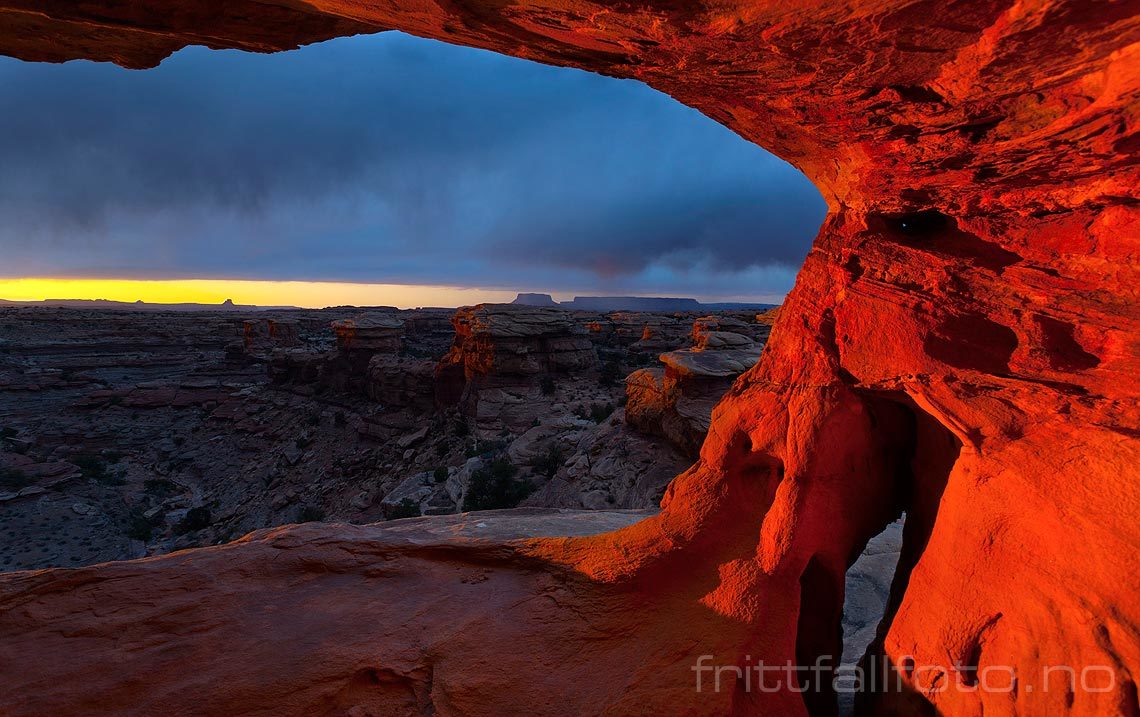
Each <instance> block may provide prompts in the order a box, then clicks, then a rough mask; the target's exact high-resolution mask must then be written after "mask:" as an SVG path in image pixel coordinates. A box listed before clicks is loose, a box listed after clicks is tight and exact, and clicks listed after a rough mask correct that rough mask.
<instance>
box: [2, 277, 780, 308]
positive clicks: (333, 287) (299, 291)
mask: <svg viewBox="0 0 1140 717" xmlns="http://www.w3.org/2000/svg"><path fill="white" fill-rule="evenodd" d="M536 291H537V292H538V293H544V294H551V296H553V298H554V300H555V301H568V300H570V299H573V298H574V297H575V296H583V295H585V294H582V293H578V292H560V291H555V292H549V291H541V290H536ZM519 293H534V292H528V291H527V290H524V289H520V290H515V289H486V288H470V287H457V286H423V285H420V286H413V285H406V284H360V283H351V282H315V281H247V280H229V279H172V280H160V281H153V280H152V281H147V280H134V279H131V280H115V279H50V278H47V279H45V278H35V277H27V278H19V279H2V278H0V299H4V300H8V301H46V300H52V299H57V300H67V299H87V300H94V299H103V300H106V301H122V302H134V301H145V302H146V303H149V304H180V303H191V304H193V303H197V304H221V303H222V302H224V301H226V300H227V299H228V300H232V301H233V302H234V303H235V304H256V305H258V306H296V307H299V308H305V309H313V308H323V307H326V306H344V305H353V306H396V307H398V308H401V309H414V308H418V307H423V306H442V307H451V306H470V305H472V304H481V303H507V302H510V301H513V300H514V299H515V297H516V296H517V295H518V294H519ZM615 295H616V294H615ZM638 295H639V296H642V295H643V294H638ZM656 296H660V295H656ZM671 296H672V297H673V298H694V299H697V300H698V301H702V302H705V303H717V302H729V301H739V300H740V299H739V298H738V297H733V296H681V295H671ZM745 301H755V302H756V303H772V304H778V303H781V302H782V301H783V297H782V296H780V295H770V296H767V297H762V298H758V299H746V300H745Z"/></svg>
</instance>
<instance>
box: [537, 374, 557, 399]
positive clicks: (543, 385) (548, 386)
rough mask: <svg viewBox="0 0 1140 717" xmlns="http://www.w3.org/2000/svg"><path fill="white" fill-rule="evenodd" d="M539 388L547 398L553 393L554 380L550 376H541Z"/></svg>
mask: <svg viewBox="0 0 1140 717" xmlns="http://www.w3.org/2000/svg"><path fill="white" fill-rule="evenodd" d="M539 388H540V389H542V395H543V396H549V395H551V394H553V393H554V378H553V377H551V376H543V377H542V381H540V382H539Z"/></svg>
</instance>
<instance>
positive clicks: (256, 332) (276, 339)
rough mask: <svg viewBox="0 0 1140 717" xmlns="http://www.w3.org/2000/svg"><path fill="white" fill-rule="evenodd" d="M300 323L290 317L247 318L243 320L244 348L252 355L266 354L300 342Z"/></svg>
mask: <svg viewBox="0 0 1140 717" xmlns="http://www.w3.org/2000/svg"><path fill="white" fill-rule="evenodd" d="M299 341H300V339H299V338H298V323H297V321H295V320H290V319H246V320H245V321H243V322H242V349H243V350H244V351H245V353H246V354H249V355H251V356H265V355H267V354H270V353H272V352H273V351H274V350H275V349H279V348H292V347H294V346H296V345H297V344H298V343H299Z"/></svg>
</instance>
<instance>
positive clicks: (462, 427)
mask: <svg viewBox="0 0 1140 717" xmlns="http://www.w3.org/2000/svg"><path fill="white" fill-rule="evenodd" d="M451 433H452V434H453V435H455V436H458V437H460V438H463V437H464V436H466V435H468V434H469V433H471V428H470V427H469V426H468V425H467V421H464V420H463V419H460V420H458V421H456V422H455V423H453V424H451Z"/></svg>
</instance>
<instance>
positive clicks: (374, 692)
mask: <svg viewBox="0 0 1140 717" xmlns="http://www.w3.org/2000/svg"><path fill="white" fill-rule="evenodd" d="M0 13H2V14H3V16H4V22H3V25H2V27H3V30H2V31H0V49H2V50H3V51H5V52H7V53H9V54H12V55H16V56H19V57H23V58H27V59H36V60H57V61H58V60H64V59H72V58H77V57H85V58H90V59H96V60H114V61H117V62H119V63H121V64H124V65H129V66H134V67H143V66H151V65H153V64H155V63H156V62H158V61H159V59H161V58H162V57H164V56H166V55H168V54H169V53H170V52H172V51H173V50H175V49H177V48H179V47H182V46H184V45H187V44H195V43H202V44H207V45H209V46H211V47H219V48H220V47H237V48H242V49H252V50H275V49H284V48H288V47H293V46H295V45H296V44H297V43H299V42H305V41H311V40H319V39H324V38H327V37H331V36H335V35H342V34H350V33H354V32H362V31H369V30H380V29H391V28H399V29H401V30H405V31H408V32H411V33H413V34H417V35H421V36H427V37H435V38H440V39H444V40H446V41H448V42H452V43H459V44H468V45H474V46H478V47H484V48H489V49H493V50H498V51H502V52H507V53H511V54H517V55H522V56H525V57H529V58H531V59H536V60H539V61H545V62H550V63H554V64H563V65H573V66H577V67H581V68H585V69H589V70H594V71H600V72H604V73H606V74H610V75H614V76H618V77H633V78H637V79H640V80H643V81H645V82H647V83H649V84H650V85H652V86H653V87H655V88H657V89H659V90H662V91H664V92H666V93H668V94H670V95H672V96H673V97H676V98H677V99H678V100H680V101H682V102H684V103H686V104H689V105H691V106H693V107H695V108H697V109H698V110H700V111H702V112H703V113H705V114H706V115H707V116H709V117H711V118H713V119H715V120H717V121H719V122H722V123H724V124H725V125H727V126H729V127H730V128H732V129H733V130H735V131H737V132H738V133H740V134H741V135H742V136H744V137H745V138H747V139H749V140H751V141H754V142H756V143H758V144H760V145H762V146H764V147H766V148H768V149H770V150H772V151H773V152H775V153H776V154H778V155H779V156H781V157H783V158H785V159H787V160H789V161H790V162H792V163H794V164H795V165H796V166H797V167H799V168H800V169H801V170H803V171H804V172H805V174H807V176H808V177H809V178H811V179H812V180H813V181H814V182H815V183H816V184H817V186H819V188H820V189H821V191H822V192H823V194H824V196H825V197H826V199H827V200H828V202H829V205H830V207H831V213H830V215H829V216H828V218H827V220H826V222H825V224H824V226H823V228H822V229H821V231H820V235H819V237H818V238H817V240H816V242H815V245H814V248H813V249H812V251H811V253H810V254H809V256H808V258H807V260H806V262H805V265H804V267H803V269H802V271H801V272H800V275H799V277H798V279H797V282H796V287H795V289H794V290H793V291H792V292H791V294H790V295H789V296H788V299H787V302H786V303H785V305H784V307H783V309H782V310H781V313H780V318H779V319H778V320H777V322H776V324H775V326H774V327H773V331H772V336H771V339H770V341H769V343H768V346H767V348H766V350H765V353H764V356H763V357H762V359H761V361H760V362H759V363H758V364H757V366H756V367H755V368H753V369H752V370H751V371H750V372H748V373H747V374H746V375H745V376H744V377H743V378H742V379H741V380H740V381H739V382H738V383H737V384H736V385H735V386H734V388H733V390H732V392H731V393H730V395H729V396H727V397H726V398H725V400H724V401H722V402H721V404H720V405H719V406H718V407H717V409H716V411H715V412H714V415H713V420H712V426H711V428H710V431H709V436H708V438H707V440H706V441H705V443H704V445H703V446H702V449H701V458H700V462H699V463H698V464H697V465H696V466H694V467H693V468H692V469H690V470H689V471H687V472H686V473H685V474H683V475H682V476H680V477H679V478H678V479H677V480H675V481H674V482H673V484H672V486H671V488H670V490H669V492H668V494H667V495H666V497H665V500H664V501H663V510H662V513H661V514H659V515H658V516H656V517H653V518H649V519H646V520H643V521H641V522H638V523H635V524H633V525H631V526H629V527H627V528H624V529H622V530H620V531H617V532H614V533H607V534H602V535H596V536H590V537H577V538H568V539H551V538H529V539H522V540H508V539H506V538H505V537H503V536H498V537H495V538H492V539H488V540H486V541H481V542H477V543H470V542H465V541H464V540H462V539H443V538H441V539H439V540H438V541H437V542H432V541H423V540H412V539H408V540H404V541H399V540H396V541H389V540H379V541H378V540H373V539H371V538H370V537H369V536H368V535H367V534H365V533H362V532H358V531H352V532H351V534H350V535H349V536H348V539H347V540H343V539H342V537H343V536H341V535H340V534H338V532H337V531H340V530H343V529H341V528H307V529H303V530H299V531H283V532H282V533H280V534H277V535H255V536H252V537H250V538H248V539H246V540H245V541H243V542H240V543H236V544H233V545H230V546H226V547H223V548H215V549H211V550H207V551H204V552H198V553H183V554H179V555H175V556H170V557H167V558H163V559H160V560H154V561H147V562H141V563H125V564H117V565H109V566H103V567H95V568H88V569H83V570H81V571H77V572H61V571H48V572H42V573H22V574H16V575H13V576H8V577H6V578H4V580H3V583H2V588H0V589H2V590H3V595H4V597H3V598H0V600H2V601H3V603H2V604H3V608H4V609H3V610H2V611H0V634H2V635H3V637H4V640H3V641H2V643H0V644H3V645H4V648H3V649H4V650H5V655H4V657H5V659H6V661H15V657H16V656H17V655H18V663H19V665H20V669H19V670H5V671H4V672H3V673H2V674H3V677H2V678H0V679H2V680H3V683H4V684H3V687H4V690H3V691H2V692H0V694H3V695H5V697H4V699H5V701H6V703H7V704H6V705H5V707H6V711H8V712H10V713H12V714H44V713H53V714H83V713H86V712H89V711H90V710H91V709H92V706H93V705H99V706H100V707H101V708H103V709H117V710H120V711H127V710H128V709H129V710H134V711H135V712H144V711H146V710H148V709H150V710H151V711H158V710H160V709H169V705H170V704H171V703H172V701H174V702H179V701H183V702H184V703H189V702H191V701H193V703H194V704H197V705H202V706H203V707H204V708H206V709H208V710H210V711H215V712H226V713H236V712H247V713H254V712H257V711H272V712H275V713H277V714H281V713H293V714H302V713H305V712H306V711H310V712H311V711H337V710H339V711H346V712H347V711H350V710H356V711H357V712H366V711H369V710H371V711H381V710H386V711H388V712H393V713H416V712H423V711H427V710H429V709H430V710H435V711H436V712H438V713H450V714H459V713H467V714H469V713H495V712H498V713H514V712H517V711H519V710H520V709H525V710H526V711H528V712H529V713H531V714H565V713H567V712H578V713H591V714H593V713H599V712H609V713H614V714H644V713H676V712H679V711H684V712H687V713H689V714H781V715H802V714H805V713H807V712H811V713H813V714H828V713H831V712H833V711H834V710H835V699H834V696H833V695H831V694H830V693H829V692H828V691H827V690H826V689H813V690H808V691H806V692H801V691H800V689H799V688H798V687H799V686H798V684H796V681H795V680H792V679H791V678H790V677H789V679H787V680H784V681H783V682H782V683H781V684H778V685H775V686H773V689H772V690H771V691H761V690H756V689H748V687H749V685H748V684H746V683H745V682H744V680H743V678H741V679H740V680H735V681H733V683H732V686H731V688H730V689H722V690H721V691H718V692H710V691H708V690H707V689H706V690H705V691H697V690H695V689H694V672H693V670H692V667H693V666H694V664H695V663H696V660H698V659H701V656H703V655H708V656H709V658H708V659H707V660H703V664H713V665H730V666H736V667H740V668H742V670H741V672H740V674H741V675H743V674H745V672H744V671H743V668H744V667H746V666H747V665H746V664H745V663H746V662H747V661H749V660H750V661H753V662H754V661H756V660H762V661H764V662H765V663H766V664H784V663H785V662H786V661H792V662H800V663H801V664H803V663H808V664H810V663H812V662H813V661H814V660H815V659H817V658H820V657H822V656H827V655H836V654H838V653H839V652H840V649H839V648H840V645H839V644H838V642H839V634H840V630H839V625H840V612H841V606H842V596H843V585H844V579H843V578H844V571H845V570H846V568H847V566H848V565H849V564H850V563H851V562H852V561H853V560H854V557H855V556H857V555H858V554H859V552H860V548H861V547H862V546H863V545H864V544H865V543H866V542H867V541H868V540H869V539H870V538H871V537H872V536H873V535H876V534H877V533H879V532H880V531H881V530H882V529H883V528H884V527H885V526H887V525H888V524H890V523H891V522H892V521H893V520H894V518H895V517H896V516H897V515H898V514H899V512H900V511H901V510H904V509H905V510H906V513H907V522H906V528H905V529H904V535H903V542H902V546H901V549H900V556H901V557H900V560H899V570H898V573H897V575H896V578H895V581H894V584H893V585H892V590H891V597H890V601H889V606H888V610H887V617H886V620H885V621H884V623H883V625H882V626H881V629H880V639H879V640H877V641H876V644H874V645H872V648H871V653H870V654H871V656H872V657H875V656H879V657H882V658H883V659H884V660H885V661H886V664H887V665H888V669H889V670H890V672H891V674H892V675H894V676H896V677H897V678H898V681H899V685H900V687H899V688H898V689H894V688H892V689H890V690H888V691H886V692H883V693H876V694H869V695H866V696H865V697H864V698H863V700H862V701H863V704H864V706H865V707H867V708H869V709H874V711H875V712H876V713H879V714H930V713H932V712H934V711H937V712H938V713H940V714H944V715H959V714H961V715H967V714H981V713H983V711H984V712H985V713H986V714H1003V713H1004V714H1012V713H1017V714H1057V713H1069V714H1082V715H1100V714H1120V713H1124V714H1134V713H1135V712H1136V710H1137V696H1136V695H1137V688H1136V683H1135V678H1134V675H1135V674H1136V673H1137V671H1138V670H1140V630H1138V628H1137V625H1140V604H1138V603H1137V601H1136V600H1135V595H1136V594H1137V593H1138V592H1140V573H1138V572H1137V571H1136V570H1135V564H1136V556H1137V552H1138V550H1140V548H1138V546H1140V523H1138V522H1137V521H1136V519H1135V516H1136V515H1137V513H1138V512H1140V497H1138V492H1137V490H1136V482H1137V479H1136V466H1137V465H1140V440H1138V436H1140V416H1138V410H1137V405H1138V404H1140V391H1138V390H1137V389H1138V385H1137V379H1136V377H1137V376H1138V375H1140V350H1138V347H1137V335H1138V329H1140V311H1138V309H1137V306H1138V305H1140V301H1138V299H1140V296H1138V295H1137V291H1138V290H1137V287H1138V286H1140V276H1138V272H1140V269H1138V266H1140V265H1138V264H1137V262H1136V260H1135V258H1136V256H1137V254H1138V253H1140V244H1138V241H1137V237H1138V236H1140V198H1138V197H1137V196H1136V187H1137V186H1140V156H1138V155H1140V130H1138V119H1137V118H1138V114H1137V111H1136V107H1137V96H1138V93H1140V72H1138V71H1137V68H1138V67H1140V62H1138V58H1140V21H1138V19H1137V8H1136V6H1135V3H1133V2H1128V1H1119V2H1106V3H1102V4H1096V5H1090V4H1089V3H1087V2H1079V1H1078V0H1036V1H1034V2H1015V1H1013V0H999V1H996V2H982V1H980V0H954V1H951V2H918V1H913V0H884V1H882V2H876V3H854V4H853V3H840V2H834V1H833V0H797V1H795V2H780V3H777V2H759V3H758V2H752V1H749V2H744V1H742V0H741V1H734V2H728V3H692V4H672V5H660V4H629V5H615V4H612V3H598V2H591V1H590V0H583V1H581V2H573V3H562V4H551V3H534V2H524V3H521V4H509V5H502V4H480V3H474V4H459V5H456V4H449V3H440V4H436V3H431V2H429V3H426V4H425V3H419V4H408V5H401V4H391V3H379V4H377V3H363V4H362V3H344V2H337V1H336V0H333V1H331V2H322V3H320V4H318V5H304V6H301V5H295V4H289V5H286V4H276V3H272V2H261V1H259V2H237V3H229V4H227V5H226V6H225V8H219V7H214V5H213V4H211V3H206V4H196V5H195V4H186V3H184V4H182V5H180V6H171V5H169V4H155V3H129V4H123V3H110V2H98V0H96V1H95V2H91V3H83V4H80V5H76V4H73V3H63V2H47V3H43V2H41V3H35V4H34V6H33V4H31V3H28V2H26V1H25V0H3V5H2V7H0ZM283 549H287V551H286V552H285V554H286V555H288V556H289V557H288V558H286V559H283V560H271V559H269V558H271V557H274V556H278V555H280V554H281V552H282V551H283ZM411 596H414V599H415V600H416V603H415V608H414V609H412V608H411V607H410V605H409V604H408V602H407V601H408V600H410V599H412V597H411ZM315 607H319V609H314V608H315ZM267 609H268V612H267ZM258 615H261V616H262V617H265V619H262V618H261V617H257V616H258ZM270 615H271V616H272V618H269V617H267V616H270ZM507 615H509V619H507V618H505V616H507ZM456 625H462V629H459V630H457V629H455V626H456ZM219 626H221V629H222V630H223V632H219V629H220V628H219ZM172 634H176V635H178V638H177V640H173V639H171V638H170V635H172ZM221 634H224V639H222V638H221V637H220V635H221ZM267 636H269V637H268V638H267ZM123 645H128V646H129V647H130V649H129V650H125V651H122V650H120V651H118V652H116V651H115V650H116V647H121V646H123ZM298 645H304V646H305V648H306V649H305V650H304V651H303V652H304V654H303V656H299V655H297V652H296V651H295V650H287V649H282V648H283V647H284V646H289V647H296V646H298ZM503 645H510V646H511V647H510V649H504V648H503V647H502V646H503ZM219 646H221V647H219ZM112 654H115V655H117V656H118V657H117V659H111V655H112ZM294 657H296V658H297V659H294ZM122 660H126V661H127V662H126V663H123V662H122ZM879 662H880V663H881V661H879ZM551 665H556V666H557V670H556V674H555V675H552V674H551V672H552V671H551ZM990 666H993V667H999V668H1001V667H1004V668H1006V669H1009V670H1013V673H1014V677H1015V678H1016V680H1015V681H1011V682H1010V683H1009V687H1010V688H1011V689H1007V690H999V691H994V690H979V689H971V688H975V687H976V686H977V685H978V683H979V679H980V678H979V676H980V675H981V674H982V670H983V669H984V668H986V667H990ZM1050 666H1064V667H1066V668H1069V669H1071V670H1072V674H1074V675H1079V674H1085V672H1086V671H1087V668H1093V667H1098V666H1099V667H1103V668H1105V670H1104V672H1103V673H1102V677H1103V680H1102V681H1099V682H1097V683H1095V686H1096V687H1097V688H1098V689H1097V690H1089V689H1086V688H1084V687H1083V686H1082V685H1081V684H1080V683H1079V681H1077V680H1076V679H1073V680H1067V681H1065V682H1064V684H1063V685H1061V686H1060V687H1058V685H1057V684H1056V682H1054V683H1053V685H1052V688H1051V689H1050V688H1049V687H1048V685H1046V684H1045V683H1044V682H1043V674H1044V672H1045V670H1046V669H1047V668H1048V667H1050ZM132 667H135V669H131V668H132ZM144 671H145V673H146V674H148V675H149V677H148V678H147V682H146V683H145V684H143V683H141V682H140V681H138V680H137V679H136V677H135V676H136V675H140V674H144ZM1105 673H1106V674H1107V676H1104V674H1105ZM1005 674H1008V672H1006V673H1005ZM1110 678H1111V679H1110ZM879 684H882V683H881V682H880V683H879ZM1014 685H1016V689H1013V687H1014Z"/></svg>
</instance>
